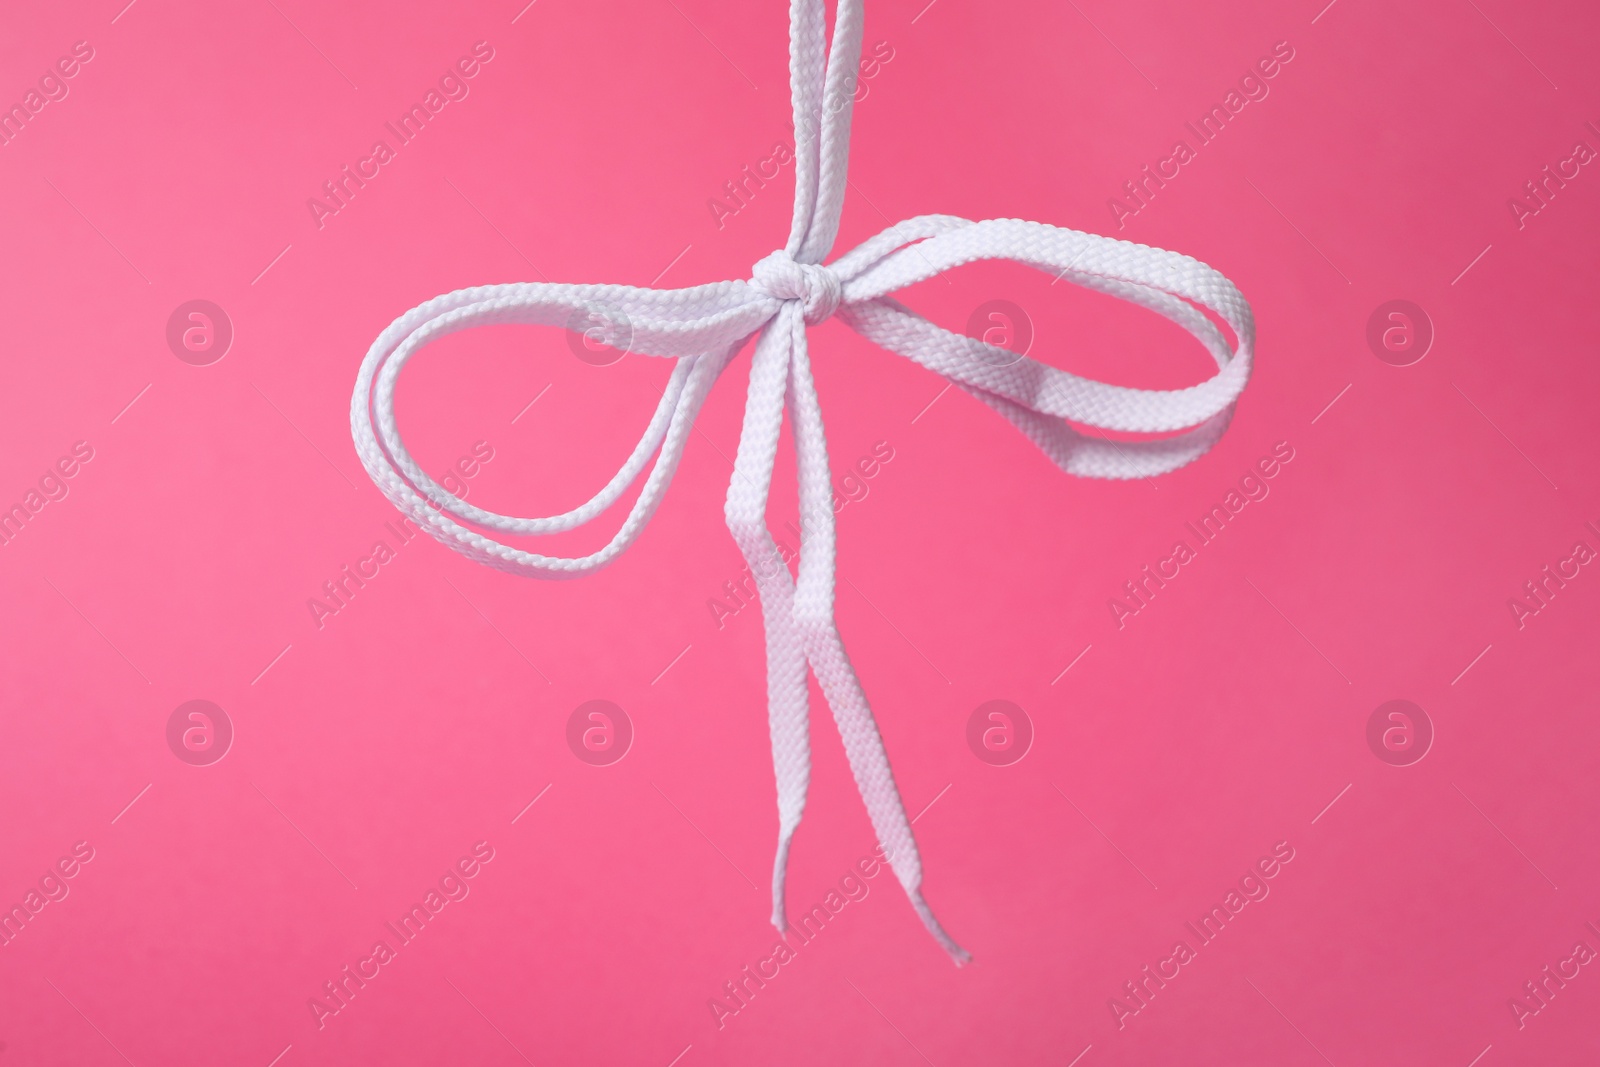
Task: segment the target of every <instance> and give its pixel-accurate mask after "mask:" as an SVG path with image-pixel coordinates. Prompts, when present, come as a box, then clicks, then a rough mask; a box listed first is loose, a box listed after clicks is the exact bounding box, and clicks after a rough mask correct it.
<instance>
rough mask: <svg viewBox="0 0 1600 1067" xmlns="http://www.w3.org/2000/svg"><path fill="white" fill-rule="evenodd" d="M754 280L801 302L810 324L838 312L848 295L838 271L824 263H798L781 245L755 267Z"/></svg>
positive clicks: (773, 293)
mask: <svg viewBox="0 0 1600 1067" xmlns="http://www.w3.org/2000/svg"><path fill="white" fill-rule="evenodd" d="M751 281H752V282H753V283H754V284H755V285H756V286H757V287H758V288H760V289H762V290H764V291H766V292H767V293H768V294H770V295H771V296H773V297H775V298H776V299H778V300H798V301H800V302H801V304H802V306H803V307H804V308H805V317H806V324H807V325H809V326H815V325H816V324H817V323H819V322H821V321H823V320H824V319H826V318H828V317H829V316H831V315H832V314H833V313H834V312H835V311H837V310H838V308H839V301H840V300H841V299H842V298H843V296H844V287H843V285H841V284H840V282H839V276H838V275H837V274H835V273H834V272H833V271H831V270H829V269H828V268H827V267H824V266H823V265H822V264H820V263H796V262H795V260H794V258H793V257H792V256H790V255H789V253H788V252H786V251H784V250H783V249H781V248H780V249H779V250H778V251H776V252H774V253H772V254H771V255H770V256H767V257H766V258H765V259H763V260H761V261H760V262H758V263H757V264H756V265H755V266H754V267H753V268H751Z"/></svg>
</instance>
